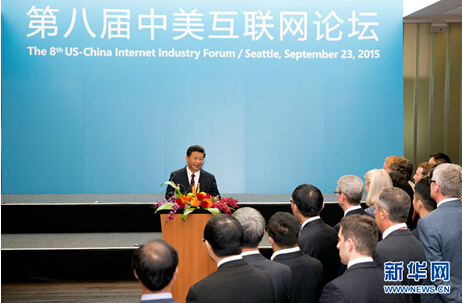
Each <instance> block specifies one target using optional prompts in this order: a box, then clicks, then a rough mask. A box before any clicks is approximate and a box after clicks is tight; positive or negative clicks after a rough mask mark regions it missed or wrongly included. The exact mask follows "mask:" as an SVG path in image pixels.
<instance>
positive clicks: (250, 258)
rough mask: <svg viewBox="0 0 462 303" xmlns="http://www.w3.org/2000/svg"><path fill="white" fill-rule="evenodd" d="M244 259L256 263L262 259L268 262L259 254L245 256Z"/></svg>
mask: <svg viewBox="0 0 462 303" xmlns="http://www.w3.org/2000/svg"><path fill="white" fill-rule="evenodd" d="M242 258H243V259H244V260H252V261H255V260H262V259H265V260H268V259H266V258H265V257H263V256H262V254H261V253H258V254H250V255H243V256H242Z"/></svg>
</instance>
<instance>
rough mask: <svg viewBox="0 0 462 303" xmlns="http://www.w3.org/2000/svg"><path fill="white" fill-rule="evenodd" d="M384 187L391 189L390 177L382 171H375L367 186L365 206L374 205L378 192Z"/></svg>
mask: <svg viewBox="0 0 462 303" xmlns="http://www.w3.org/2000/svg"><path fill="white" fill-rule="evenodd" d="M368 173H369V172H368ZM366 175H367V173H366ZM385 187H393V182H392V181H391V178H390V175H389V174H388V173H387V172H386V171H385V170H383V169H377V170H376V171H375V172H374V174H373V175H372V178H371V183H370V185H369V193H367V199H366V204H367V206H372V205H374V203H375V201H376V200H377V197H378V196H379V194H380V191H381V190H382V189H383V188H385Z"/></svg>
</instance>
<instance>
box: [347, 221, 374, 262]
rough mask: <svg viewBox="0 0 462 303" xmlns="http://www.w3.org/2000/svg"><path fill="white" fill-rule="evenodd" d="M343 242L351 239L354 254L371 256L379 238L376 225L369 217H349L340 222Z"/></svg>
mask: <svg viewBox="0 0 462 303" xmlns="http://www.w3.org/2000/svg"><path fill="white" fill-rule="evenodd" d="M340 227H341V228H342V235H343V238H344V240H345V241H346V240H348V239H351V240H352V241H353V243H354V244H355V246H356V252H358V253H360V254H361V255H364V256H372V253H373V252H374V249H375V247H376V246H377V242H378V238H379V228H378V226H377V223H376V222H375V220H374V219H373V218H371V217H370V216H364V215H351V216H346V217H344V218H343V219H342V220H341V221H340Z"/></svg>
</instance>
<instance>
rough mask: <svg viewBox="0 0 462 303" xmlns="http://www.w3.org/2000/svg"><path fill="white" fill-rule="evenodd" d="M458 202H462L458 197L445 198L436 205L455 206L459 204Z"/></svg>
mask: <svg viewBox="0 0 462 303" xmlns="http://www.w3.org/2000/svg"><path fill="white" fill-rule="evenodd" d="M457 202H459V203H462V202H461V201H460V199H457V198H450V199H444V200H443V201H440V203H438V204H437V205H436V207H437V208H439V207H443V206H445V207H446V206H454V205H457V204H455V203H457ZM461 205H462V204H461Z"/></svg>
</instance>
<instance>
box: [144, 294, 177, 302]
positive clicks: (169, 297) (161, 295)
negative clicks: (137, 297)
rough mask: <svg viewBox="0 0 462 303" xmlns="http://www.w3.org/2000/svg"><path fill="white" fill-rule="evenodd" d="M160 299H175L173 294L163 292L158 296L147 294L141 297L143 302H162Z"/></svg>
mask: <svg viewBox="0 0 462 303" xmlns="http://www.w3.org/2000/svg"><path fill="white" fill-rule="evenodd" d="M160 299H173V296H172V293H170V292H162V293H158V294H145V295H142V296H141V301H147V300H160Z"/></svg>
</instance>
